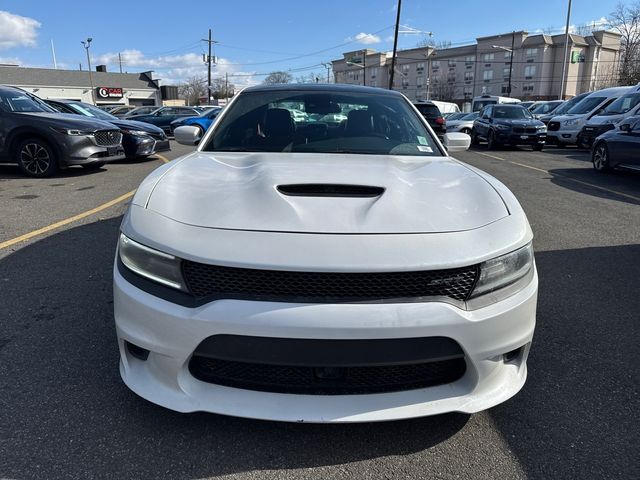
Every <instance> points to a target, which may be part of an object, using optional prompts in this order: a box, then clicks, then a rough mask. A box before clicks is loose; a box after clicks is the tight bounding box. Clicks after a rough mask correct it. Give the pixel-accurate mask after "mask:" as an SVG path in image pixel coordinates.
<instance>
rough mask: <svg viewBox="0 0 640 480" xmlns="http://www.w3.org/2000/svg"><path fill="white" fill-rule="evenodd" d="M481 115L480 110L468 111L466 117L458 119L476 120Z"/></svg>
mask: <svg viewBox="0 0 640 480" xmlns="http://www.w3.org/2000/svg"><path fill="white" fill-rule="evenodd" d="M479 116H480V112H472V113H466V114H465V115H464V117H462V118H459V119H458V120H464V121H468V120H475V119H476V118H478V117H479Z"/></svg>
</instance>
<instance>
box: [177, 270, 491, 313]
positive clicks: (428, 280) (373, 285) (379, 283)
mask: <svg viewBox="0 0 640 480" xmlns="http://www.w3.org/2000/svg"><path fill="white" fill-rule="evenodd" d="M182 269H183V274H184V278H185V281H186V283H187V285H188V287H189V291H190V292H191V293H192V294H193V295H194V296H195V297H198V298H210V299H212V300H214V299H222V298H227V299H242V300H265V301H279V302H302V303H340V302H384V301H421V300H423V299H425V298H426V297H431V298H434V297H438V298H450V299H452V300H458V301H464V300H467V299H468V298H469V296H470V295H471V291H472V290H473V287H474V286H475V283H476V279H477V277H478V274H479V267H478V266H477V265H472V266H469V267H462V268H452V269H447V270H426V271H411V272H373V273H337V272H297V271H285V270H259V269H248V268H233V267H221V266H218V265H208V264H203V263H197V262H192V261H188V260H185V261H183V264H182Z"/></svg>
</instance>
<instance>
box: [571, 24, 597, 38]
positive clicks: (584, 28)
mask: <svg viewBox="0 0 640 480" xmlns="http://www.w3.org/2000/svg"><path fill="white" fill-rule="evenodd" d="M592 32H593V24H587V23H581V24H580V25H576V26H575V27H574V30H573V33H575V34H576V35H580V36H581V37H586V36H587V35H591V33H592Z"/></svg>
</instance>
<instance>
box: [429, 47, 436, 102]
mask: <svg viewBox="0 0 640 480" xmlns="http://www.w3.org/2000/svg"><path fill="white" fill-rule="evenodd" d="M433 52H435V48H434V49H433V50H431V51H430V52H429V47H427V100H431V55H433Z"/></svg>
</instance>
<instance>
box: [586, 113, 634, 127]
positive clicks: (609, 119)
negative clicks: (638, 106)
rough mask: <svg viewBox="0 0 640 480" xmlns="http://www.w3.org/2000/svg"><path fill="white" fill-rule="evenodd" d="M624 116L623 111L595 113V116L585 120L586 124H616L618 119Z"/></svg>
mask: <svg viewBox="0 0 640 480" xmlns="http://www.w3.org/2000/svg"><path fill="white" fill-rule="evenodd" d="M624 118H625V114H624V113H616V114H615V115H596V116H595V117H591V118H590V119H589V121H588V122H587V126H591V125H594V126H595V125H598V126H599V125H606V124H608V123H611V124H616V123H618V122H619V121H620V120H622V119H624Z"/></svg>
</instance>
